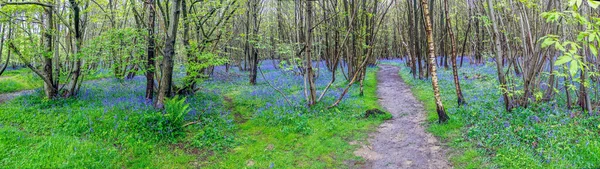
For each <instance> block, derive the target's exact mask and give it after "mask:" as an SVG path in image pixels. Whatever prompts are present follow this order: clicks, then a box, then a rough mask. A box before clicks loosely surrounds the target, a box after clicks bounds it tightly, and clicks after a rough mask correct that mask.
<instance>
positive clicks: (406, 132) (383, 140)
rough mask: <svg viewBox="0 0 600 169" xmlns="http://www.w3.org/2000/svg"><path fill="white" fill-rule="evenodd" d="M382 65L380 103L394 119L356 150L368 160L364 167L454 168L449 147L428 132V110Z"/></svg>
mask: <svg viewBox="0 0 600 169" xmlns="http://www.w3.org/2000/svg"><path fill="white" fill-rule="evenodd" d="M398 71H399V68H398V67H396V66H392V65H385V64H383V65H381V66H380V69H379V72H378V73H377V79H378V84H377V93H378V96H379V102H380V104H381V106H383V107H384V108H385V109H386V110H387V111H389V112H390V113H391V114H392V115H393V118H392V119H390V120H388V121H386V122H385V123H383V124H382V125H381V126H379V128H378V129H377V131H376V132H374V133H371V134H370V135H369V139H368V140H369V144H368V145H363V146H362V147H361V148H360V149H358V150H357V151H355V152H354V154H356V155H357V156H361V157H363V158H365V159H366V160H367V162H366V164H365V166H363V168H436V169H437V168H451V164H450V163H449V162H448V160H447V158H446V155H445V154H446V150H445V148H443V146H442V145H441V143H440V142H439V141H438V140H437V139H436V138H435V137H434V136H432V135H431V134H430V133H427V132H426V131H425V129H426V127H425V126H423V124H425V123H426V121H427V120H426V117H425V116H426V114H427V113H426V112H425V110H424V108H423V105H422V104H421V102H419V101H418V100H417V99H416V98H415V97H414V96H413V94H412V93H411V90H410V87H408V86H407V85H406V84H404V82H403V81H402V79H401V78H400V77H399V75H398Z"/></svg>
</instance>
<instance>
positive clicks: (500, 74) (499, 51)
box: [487, 0, 513, 111]
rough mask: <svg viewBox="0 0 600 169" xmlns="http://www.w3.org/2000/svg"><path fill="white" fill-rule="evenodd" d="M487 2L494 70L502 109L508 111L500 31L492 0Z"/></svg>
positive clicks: (508, 103)
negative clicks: (500, 95) (494, 54)
mask: <svg viewBox="0 0 600 169" xmlns="http://www.w3.org/2000/svg"><path fill="white" fill-rule="evenodd" d="M487 1H488V7H489V9H490V19H491V20H492V29H493V31H494V47H495V49H496V70H497V73H498V81H499V82H500V90H501V92H502V97H504V108H505V109H506V110H508V111H510V110H512V108H513V107H512V103H511V100H510V98H509V97H508V87H507V85H506V77H504V70H503V66H502V61H503V59H502V56H504V54H503V51H502V46H501V45H502V44H501V42H500V31H499V29H498V24H497V23H496V22H497V21H496V14H495V12H494V4H493V3H492V0H487Z"/></svg>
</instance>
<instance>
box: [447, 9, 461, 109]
mask: <svg viewBox="0 0 600 169" xmlns="http://www.w3.org/2000/svg"><path fill="white" fill-rule="evenodd" d="M444 9H445V13H446V26H447V29H448V35H449V36H450V44H451V45H452V58H451V62H452V75H453V77H454V87H455V89H456V99H457V102H458V106H459V107H460V106H461V105H463V104H465V103H466V102H465V98H464V97H463V94H462V90H461V88H460V80H459V78H458V68H457V67H456V39H455V37H454V31H453V30H452V22H451V18H450V12H449V11H448V10H449V9H448V0H444Z"/></svg>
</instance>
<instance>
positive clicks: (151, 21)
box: [145, 0, 156, 101]
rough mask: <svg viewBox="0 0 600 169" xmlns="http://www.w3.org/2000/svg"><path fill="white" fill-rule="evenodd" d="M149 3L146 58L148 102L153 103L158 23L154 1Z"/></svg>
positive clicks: (150, 0) (149, 0)
mask: <svg viewBox="0 0 600 169" xmlns="http://www.w3.org/2000/svg"><path fill="white" fill-rule="evenodd" d="M146 3H148V4H147V5H148V23H147V24H148V25H147V31H148V48H147V52H148V56H147V57H146V67H145V68H146V100H147V101H151V100H152V99H154V71H155V69H154V58H155V55H156V53H155V50H156V47H155V44H154V25H155V21H156V10H155V8H154V0H148V1H146Z"/></svg>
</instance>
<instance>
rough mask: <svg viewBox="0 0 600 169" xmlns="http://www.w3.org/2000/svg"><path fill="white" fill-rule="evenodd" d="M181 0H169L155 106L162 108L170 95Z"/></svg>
mask: <svg viewBox="0 0 600 169" xmlns="http://www.w3.org/2000/svg"><path fill="white" fill-rule="evenodd" d="M181 1H182V0H171V10H170V11H171V13H170V15H171V17H170V20H171V21H170V22H169V27H168V30H167V35H166V36H167V37H166V41H165V48H164V57H163V61H162V66H163V67H162V70H161V71H162V73H161V74H162V78H161V79H160V88H159V91H158V99H157V102H156V107H158V108H161V109H162V108H164V102H165V99H166V98H167V97H171V95H172V84H173V58H174V56H175V41H176V40H177V27H178V25H179V13H180V10H181Z"/></svg>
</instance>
